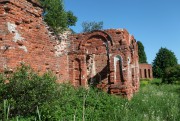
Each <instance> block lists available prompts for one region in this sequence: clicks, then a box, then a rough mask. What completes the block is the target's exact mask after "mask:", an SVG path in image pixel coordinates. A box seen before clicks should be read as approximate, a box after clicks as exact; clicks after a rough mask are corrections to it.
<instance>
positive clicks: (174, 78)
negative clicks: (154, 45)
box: [162, 65, 180, 83]
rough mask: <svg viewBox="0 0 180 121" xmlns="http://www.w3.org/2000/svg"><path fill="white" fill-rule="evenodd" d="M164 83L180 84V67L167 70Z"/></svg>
mask: <svg viewBox="0 0 180 121" xmlns="http://www.w3.org/2000/svg"><path fill="white" fill-rule="evenodd" d="M162 82H164V83H177V82H178V83H179V82H180V65H176V66H173V67H169V68H167V69H166V70H165V74H164V77H163V80H162Z"/></svg>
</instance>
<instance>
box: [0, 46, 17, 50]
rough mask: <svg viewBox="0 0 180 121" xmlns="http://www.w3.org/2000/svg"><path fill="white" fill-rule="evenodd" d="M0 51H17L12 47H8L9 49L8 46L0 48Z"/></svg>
mask: <svg viewBox="0 0 180 121" xmlns="http://www.w3.org/2000/svg"><path fill="white" fill-rule="evenodd" d="M0 49H1V50H7V49H8V50H11V49H15V47H10V46H8V47H7V46H1V47H0Z"/></svg>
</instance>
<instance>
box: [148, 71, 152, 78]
mask: <svg viewBox="0 0 180 121" xmlns="http://www.w3.org/2000/svg"><path fill="white" fill-rule="evenodd" d="M148 75H149V78H151V71H150V69H148Z"/></svg>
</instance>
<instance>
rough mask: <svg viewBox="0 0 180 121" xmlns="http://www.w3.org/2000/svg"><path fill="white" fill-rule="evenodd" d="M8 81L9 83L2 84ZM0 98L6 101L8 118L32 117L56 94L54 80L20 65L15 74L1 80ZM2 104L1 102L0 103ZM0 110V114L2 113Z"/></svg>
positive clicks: (48, 75)
mask: <svg viewBox="0 0 180 121" xmlns="http://www.w3.org/2000/svg"><path fill="white" fill-rule="evenodd" d="M5 80H8V81H9V83H6V84H5V83H4V82H5ZM1 82H3V83H1V85H0V89H1V88H2V89H1V90H0V98H1V101H3V100H7V101H8V102H9V104H10V105H11V106H10V114H9V116H10V117H14V116H18V115H23V116H26V115H32V114H34V113H35V111H36V110H37V106H41V105H43V104H44V103H46V102H51V101H52V99H53V98H54V93H55V92H56V83H55V78H54V77H53V76H52V74H50V73H46V74H44V75H42V76H39V75H38V74H36V73H35V72H34V71H33V70H32V69H31V68H29V67H28V66H25V65H22V66H21V67H20V68H18V69H17V71H16V72H15V73H13V74H12V75H10V76H9V77H7V78H6V79H5V78H4V79H2V78H1ZM1 104H2V102H1ZM1 109H2V108H0V112H2V110H1Z"/></svg>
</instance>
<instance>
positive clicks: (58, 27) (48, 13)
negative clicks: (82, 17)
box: [40, 0, 77, 32]
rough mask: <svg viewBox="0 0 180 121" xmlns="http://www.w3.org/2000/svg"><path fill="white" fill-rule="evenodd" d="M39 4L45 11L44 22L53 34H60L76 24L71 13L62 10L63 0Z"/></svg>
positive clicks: (44, 1) (48, 0)
mask: <svg viewBox="0 0 180 121" xmlns="http://www.w3.org/2000/svg"><path fill="white" fill-rule="evenodd" d="M40 3H41V5H42V6H43V7H44V11H45V14H44V20H45V21H46V22H47V24H48V25H49V26H51V27H52V28H53V29H54V31H55V32H61V31H63V30H65V29H66V28H68V27H69V26H74V25H75V23H76V22H77V17H76V16H74V15H73V13H72V12H71V11H68V12H66V11H65V10H64V5H63V0H40Z"/></svg>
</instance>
